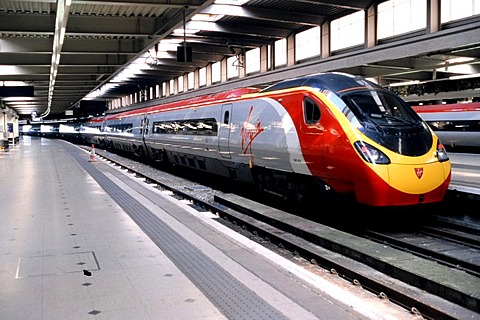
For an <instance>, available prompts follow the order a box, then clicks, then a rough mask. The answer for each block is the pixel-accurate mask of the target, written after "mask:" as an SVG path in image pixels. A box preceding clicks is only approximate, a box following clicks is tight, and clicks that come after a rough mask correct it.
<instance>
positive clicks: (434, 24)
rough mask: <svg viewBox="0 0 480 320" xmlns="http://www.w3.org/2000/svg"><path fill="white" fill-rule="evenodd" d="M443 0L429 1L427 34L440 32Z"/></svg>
mask: <svg viewBox="0 0 480 320" xmlns="http://www.w3.org/2000/svg"><path fill="white" fill-rule="evenodd" d="M440 1H441V0H427V33H433V32H437V31H440V29H441V28H442V22H441V5H440Z"/></svg>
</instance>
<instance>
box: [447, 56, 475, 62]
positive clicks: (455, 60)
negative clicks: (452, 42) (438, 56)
mask: <svg viewBox="0 0 480 320" xmlns="http://www.w3.org/2000/svg"><path fill="white" fill-rule="evenodd" d="M473 60H475V58H470V57H458V58H453V59H447V62H448V63H462V62H470V61H473Z"/></svg>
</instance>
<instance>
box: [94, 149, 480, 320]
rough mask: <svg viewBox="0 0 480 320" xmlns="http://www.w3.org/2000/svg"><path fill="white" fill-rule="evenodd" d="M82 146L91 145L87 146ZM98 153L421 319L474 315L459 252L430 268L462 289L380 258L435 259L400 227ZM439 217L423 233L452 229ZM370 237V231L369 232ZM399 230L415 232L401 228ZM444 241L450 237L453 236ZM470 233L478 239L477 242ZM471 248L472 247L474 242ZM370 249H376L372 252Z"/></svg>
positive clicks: (473, 290)
mask: <svg viewBox="0 0 480 320" xmlns="http://www.w3.org/2000/svg"><path fill="white" fill-rule="evenodd" d="M85 149H86V150H87V151H88V150H89V148H85ZM98 154H99V155H100V156H102V157H105V158H106V159H108V160H109V161H111V162H113V163H114V164H116V165H119V166H121V167H122V168H124V169H125V170H128V171H129V172H131V173H133V174H135V175H136V176H137V177H139V178H142V179H144V180H145V181H146V182H147V183H155V184H157V185H158V186H159V187H160V188H163V189H169V190H171V191H172V192H173V193H174V195H175V196H177V197H180V198H183V199H188V200H190V201H191V202H192V203H193V204H194V205H196V206H197V207H198V208H199V209H201V210H209V211H211V212H213V213H216V214H217V215H219V216H220V217H222V218H223V223H224V224H226V225H229V226H230V227H232V228H234V229H236V230H237V231H238V232H241V233H243V234H245V235H246V236H248V237H250V238H252V239H254V240H256V241H258V242H259V243H264V244H265V243H267V244H268V245H270V246H272V245H273V246H274V247H275V248H277V250H278V251H279V252H282V254H285V252H286V253H287V255H288V254H290V255H291V258H292V259H293V260H296V261H297V262H298V260H299V259H298V258H299V257H300V258H301V259H302V260H303V261H308V262H309V263H311V264H315V265H318V266H319V267H321V268H324V269H327V270H329V271H330V272H331V273H334V274H337V275H338V276H339V277H342V278H344V279H345V280H347V281H350V282H352V283H353V284H356V285H359V286H362V287H363V288H364V289H365V290H368V291H371V292H373V293H375V294H377V295H378V297H379V298H382V299H389V300H391V301H392V302H394V303H396V304H398V305H401V306H403V307H405V308H406V309H408V310H410V311H411V312H412V313H415V314H419V315H421V316H423V317H424V318H427V319H472V318H478V317H480V313H479V312H480V300H479V299H480V297H479V296H478V295H477V293H478V288H480V280H479V277H478V266H474V264H473V263H471V262H470V261H467V260H466V259H463V260H461V259H462V258H461V255H458V256H456V257H455V258H453V257H450V258H449V259H450V260H449V259H445V256H446V255H443V256H442V255H437V256H436V257H435V259H436V260H435V264H436V265H438V266H441V267H442V268H438V266H436V267H435V268H436V269H435V270H437V271H439V270H441V272H442V273H443V274H439V275H437V276H440V277H452V275H453V276H454V277H455V278H454V279H458V277H460V278H461V279H462V280H465V281H468V282H470V285H469V286H467V287H466V288H463V289H460V288H459V287H458V286H452V284H451V283H450V284H446V283H442V281H439V279H438V277H431V278H429V276H428V275H425V274H421V273H420V274H415V273H414V272H413V271H412V270H409V268H406V267H405V266H399V265H396V264H395V263H393V262H392V261H386V260H385V259H384V258H385V257H387V258H388V259H391V258H392V256H396V257H397V258H398V259H399V260H402V259H403V261H407V260H409V261H408V263H412V264H419V265H423V264H425V265H426V267H427V268H432V266H434V265H429V262H428V261H430V263H431V262H432V261H433V260H432V256H433V254H431V253H432V252H430V253H429V252H427V251H425V248H424V247H425V245H423V246H422V245H420V246H419V247H420V248H422V247H423V249H424V252H423V253H421V254H420V252H413V249H412V248H413V247H412V244H413V243H414V241H410V247H408V248H407V245H406V243H408V241H403V242H398V239H397V238H399V234H398V233H397V234H392V233H391V234H390V235H388V234H387V233H383V234H382V233H380V232H378V231H371V232H369V234H368V235H363V236H362V237H360V236H359V235H355V234H352V233H349V232H348V231H341V230H339V229H335V228H332V227H329V226H326V225H324V224H321V223H318V222H314V221H311V220H308V219H306V218H302V217H300V216H298V215H294V214H290V213H288V212H285V211H282V210H279V209H277V208H273V207H271V206H269V205H265V204H262V203H259V202H256V201H252V200H249V199H246V198H243V197H238V196H236V195H233V194H228V193H227V194H225V193H223V192H207V191H206V190H213V189H210V188H208V187H207V188H206V189H205V188H204V187H202V188H200V187H201V186H199V185H198V184H197V183H196V182H192V181H187V182H185V181H183V182H181V183H173V184H171V183H168V181H169V179H165V178H164V176H163V175H162V179H161V181H160V179H158V178H157V177H156V176H155V174H152V169H147V170H145V167H144V165H143V164H138V163H136V164H132V161H131V160H130V159H125V158H121V157H119V156H117V155H114V156H111V154H110V156H109V154H108V152H104V151H102V150H99V151H98ZM165 181H167V183H166V182H165ZM267 202H268V201H267ZM450 220H452V219H450ZM438 221H439V223H438V225H437V226H435V227H430V228H425V231H423V232H424V234H426V235H427V236H428V237H433V236H432V233H433V232H437V234H442V233H443V234H447V233H450V234H452V231H451V228H452V224H453V223H452V221H448V219H446V218H445V217H444V218H443V220H442V219H440V218H439V220H438ZM440 221H441V222H440ZM457 225H458V221H457ZM471 227H472V225H470V228H471ZM449 228H450V229H449ZM347 229H348V228H347ZM449 230H450V231H449ZM469 230H470V231H471V229H468V228H466V227H465V226H464V229H463V231H462V232H464V233H465V234H469V232H470V231H469ZM365 233H367V232H365ZM453 234H455V236H456V237H457V240H456V243H457V244H461V243H462V241H464V239H465V238H460V234H459V232H458V231H453ZM374 236H375V237H376V238H375V237H374ZM368 237H370V239H367V238H368ZM443 237H444V238H443V241H447V240H446V238H445V237H446V236H443ZM452 237H453V236H452ZM476 237H477V238H478V235H477V236H472V237H470V238H469V239H471V240H469V241H468V242H469V243H472V245H474V246H476V245H478V239H477V240H474V239H475V238H476ZM404 238H405V239H413V237H409V236H407V235H405V236H404ZM425 239H426V238H425ZM372 240H374V241H372ZM387 240H388V241H387ZM393 240H395V241H396V243H394V241H393ZM448 241H452V243H454V241H453V240H451V239H450V240H448ZM475 241H477V242H476V244H475ZM465 242H467V241H466V240H465ZM362 246H364V247H363V248H362ZM402 247H403V248H402ZM365 248H367V249H368V250H366V249H365ZM400 248H401V249H402V250H400ZM470 248H472V247H470ZM474 250H478V248H476V247H475V248H474ZM375 251H377V253H378V254H377V255H375V254H373V253H372V252H375ZM418 251H420V250H418ZM422 255H423V256H422ZM382 256H383V257H382ZM450 256H451V255H450ZM478 256H479V255H478V254H477V257H478ZM294 258H297V259H294ZM388 259H387V260H388ZM470 264H472V265H470ZM424 267H425V266H424ZM432 270H433V269H430V271H432ZM454 281H455V280H454ZM477 285H478V287H477Z"/></svg>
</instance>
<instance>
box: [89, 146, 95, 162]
mask: <svg viewBox="0 0 480 320" xmlns="http://www.w3.org/2000/svg"><path fill="white" fill-rule="evenodd" d="M88 161H90V162H96V161H97V156H96V155H95V145H94V144H93V143H92V149H91V150H90V160H88Z"/></svg>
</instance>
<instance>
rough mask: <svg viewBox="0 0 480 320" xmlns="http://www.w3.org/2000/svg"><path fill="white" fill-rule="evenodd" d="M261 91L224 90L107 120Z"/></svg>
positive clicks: (142, 109) (251, 89) (111, 115)
mask: <svg viewBox="0 0 480 320" xmlns="http://www.w3.org/2000/svg"><path fill="white" fill-rule="evenodd" d="M259 91H260V89H258V88H254V87H245V88H237V89H232V90H229V91H222V92H218V93H213V94H208V95H203V96H199V97H195V98H190V99H185V100H180V101H175V102H169V103H165V104H162V103H161V102H160V103H159V104H157V105H153V106H150V107H146V108H141V109H135V110H130V111H125V112H120V113H113V114H110V115H107V116H105V120H110V119H120V118H124V117H129V116H136V115H139V114H144V113H155V112H158V111H161V110H165V109H176V108H184V107H189V106H195V105H201V104H204V103H207V102H212V101H217V102H218V101H222V100H227V99H234V98H240V97H241V96H243V95H246V94H250V93H256V92H259Z"/></svg>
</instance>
